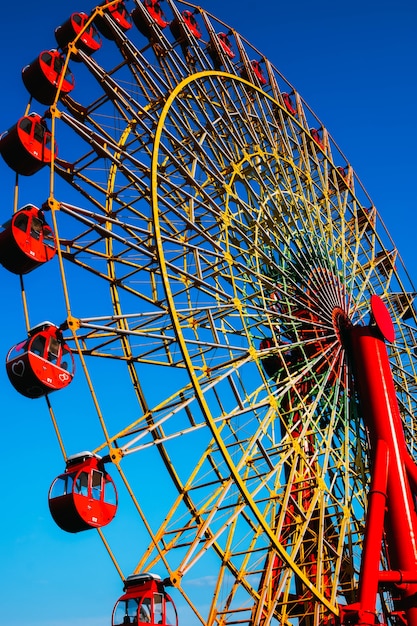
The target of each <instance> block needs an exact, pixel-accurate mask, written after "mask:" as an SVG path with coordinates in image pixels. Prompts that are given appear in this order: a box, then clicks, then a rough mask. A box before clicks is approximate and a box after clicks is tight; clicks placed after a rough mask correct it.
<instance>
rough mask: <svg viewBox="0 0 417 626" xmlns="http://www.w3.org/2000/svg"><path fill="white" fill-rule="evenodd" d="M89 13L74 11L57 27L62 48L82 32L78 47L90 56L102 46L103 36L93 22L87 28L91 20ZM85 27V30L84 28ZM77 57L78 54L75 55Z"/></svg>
mask: <svg viewBox="0 0 417 626" xmlns="http://www.w3.org/2000/svg"><path fill="white" fill-rule="evenodd" d="M89 19H90V18H89V16H88V15H87V13H73V14H72V15H71V17H69V18H68V19H67V21H66V22H64V23H63V24H61V26H58V28H56V29H55V39H56V41H57V44H58V46H59V47H60V48H62V50H65V49H66V48H67V46H68V44H69V43H70V42H71V41H74V39H75V38H76V37H77V36H78V35H79V34H80V33H81V32H82V35H81V36H80V38H79V39H78V40H77V43H76V47H77V48H79V49H80V50H82V51H83V52H85V54H87V55H88V56H91V55H92V54H94V52H97V50H99V49H100V48H101V38H100V35H99V33H98V31H97V29H96V27H95V26H94V24H91V23H90V25H89V26H88V27H87V28H86V29H85V25H86V23H87V22H88V20H89ZM84 29H85V30H84ZM74 58H75V59H76V58H77V57H76V56H75V57H74Z"/></svg>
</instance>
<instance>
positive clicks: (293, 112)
mask: <svg viewBox="0 0 417 626" xmlns="http://www.w3.org/2000/svg"><path fill="white" fill-rule="evenodd" d="M281 95H282V99H283V101H284V105H285V108H286V109H287V111H288V113H291V115H293V116H294V117H295V116H296V115H297V109H296V108H295V106H294V104H293V101H292V98H291V96H290V94H289V93H286V92H284V93H283V94H281Z"/></svg>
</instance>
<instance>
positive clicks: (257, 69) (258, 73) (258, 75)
mask: <svg viewBox="0 0 417 626" xmlns="http://www.w3.org/2000/svg"><path fill="white" fill-rule="evenodd" d="M250 64H251V66H252V69H253V71H254V72H255V76H256V78H257V79H258V80H259V82H260V83H261V85H262V87H263V86H264V85H266V84H267V82H268V80H267V78H266V76H265V74H264V73H263V70H262V68H261V64H260V62H259V61H256V60H253V61H251V62H250Z"/></svg>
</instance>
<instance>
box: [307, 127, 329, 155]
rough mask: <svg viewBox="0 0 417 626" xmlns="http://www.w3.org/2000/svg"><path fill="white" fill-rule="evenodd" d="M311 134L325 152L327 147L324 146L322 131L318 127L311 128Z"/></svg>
mask: <svg viewBox="0 0 417 626" xmlns="http://www.w3.org/2000/svg"><path fill="white" fill-rule="evenodd" d="M310 134H311V136H312V137H313V140H314V142H315V143H316V144H317V146H318V147H319V148H320V150H321V151H322V152H324V150H325V148H324V143H323V140H322V137H321V134H320V131H319V130H317V128H310Z"/></svg>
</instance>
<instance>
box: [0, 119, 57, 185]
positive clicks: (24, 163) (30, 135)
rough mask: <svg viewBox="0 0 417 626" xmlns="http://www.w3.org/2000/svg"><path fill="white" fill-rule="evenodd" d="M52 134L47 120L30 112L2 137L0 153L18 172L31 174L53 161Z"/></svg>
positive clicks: (55, 150)
mask: <svg viewBox="0 0 417 626" xmlns="http://www.w3.org/2000/svg"><path fill="white" fill-rule="evenodd" d="M52 151H53V152H54V155H55V156H56V154H57V148H56V144H55V143H54V145H53V146H52V135H51V133H50V131H49V130H48V128H47V126H46V122H45V120H44V119H43V118H42V117H41V116H40V115H38V114H37V113H30V114H29V115H25V116H24V117H22V118H20V120H19V121H18V122H17V124H15V125H14V126H12V127H11V128H10V129H9V130H7V131H6V132H5V133H3V135H2V136H1V137H0V154H1V155H2V157H3V159H4V160H5V161H6V163H7V165H8V166H9V167H11V168H12V170H14V171H15V172H17V173H18V174H22V175H23V176H31V175H32V174H35V173H36V172H38V171H39V170H40V169H41V168H42V167H44V166H45V165H48V164H49V163H50V162H51V158H52Z"/></svg>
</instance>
